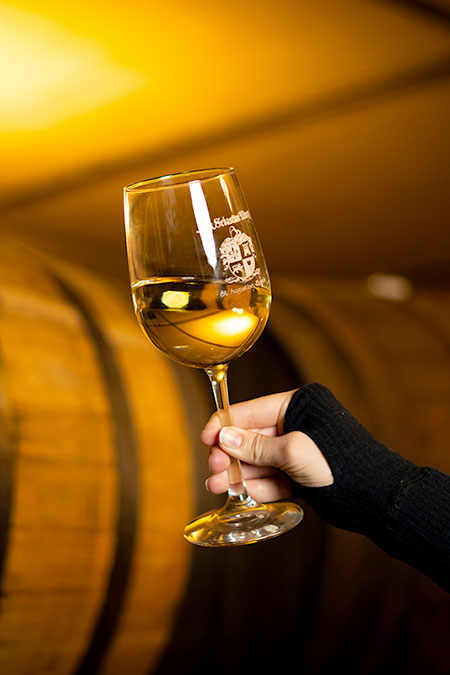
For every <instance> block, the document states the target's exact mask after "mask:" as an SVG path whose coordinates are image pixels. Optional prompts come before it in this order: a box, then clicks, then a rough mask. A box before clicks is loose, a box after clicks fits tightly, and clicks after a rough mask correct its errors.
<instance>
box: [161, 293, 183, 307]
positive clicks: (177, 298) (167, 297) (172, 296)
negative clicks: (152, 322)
mask: <svg viewBox="0 0 450 675" xmlns="http://www.w3.org/2000/svg"><path fill="white" fill-rule="evenodd" d="M161 302H162V304H163V305H165V306H166V307H168V308H169V309H181V308H182V307H186V305H187V304H188V303H189V293H186V292H185V291H164V293H163V294H162V296H161Z"/></svg>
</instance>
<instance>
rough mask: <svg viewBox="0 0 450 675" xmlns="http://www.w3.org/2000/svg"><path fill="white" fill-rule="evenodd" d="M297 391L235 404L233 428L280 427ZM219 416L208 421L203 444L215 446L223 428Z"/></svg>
mask: <svg viewBox="0 0 450 675" xmlns="http://www.w3.org/2000/svg"><path fill="white" fill-rule="evenodd" d="M295 391H296V390H295V389H293V390H292V391H283V392H280V393H278V394H270V395H269V396H261V397H260V398H253V399H251V400H250V401H243V402H242V403H234V404H233V405H231V406H230V414H231V422H232V425H233V426H236V427H241V428H242V429H255V428H262V429H263V428H267V427H278V428H280V426H281V425H282V424H283V421H284V415H285V413H286V410H287V407H288V405H289V401H290V400H291V398H292V395H293V394H294V392H295ZM221 426H222V425H221V422H220V419H219V415H218V414H217V412H216V413H214V414H213V415H212V416H211V417H210V418H209V420H208V422H207V424H206V426H205V428H204V429H203V431H202V434H201V440H202V443H204V444H205V445H213V444H214V443H215V442H216V441H217V435H218V433H219V431H220V428H221Z"/></svg>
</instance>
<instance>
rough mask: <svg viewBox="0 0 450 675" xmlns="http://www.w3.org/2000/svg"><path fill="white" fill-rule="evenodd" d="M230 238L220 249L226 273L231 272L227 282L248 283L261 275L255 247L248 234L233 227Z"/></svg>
mask: <svg viewBox="0 0 450 675" xmlns="http://www.w3.org/2000/svg"><path fill="white" fill-rule="evenodd" d="M229 232H230V236H229V237H227V238H226V239H225V240H224V241H223V242H222V244H221V246H220V248H219V253H220V259H221V261H222V264H223V267H224V269H225V272H230V275H231V276H229V277H227V279H226V281H227V282H236V281H247V280H248V279H252V278H253V277H254V276H255V275H256V274H259V272H260V270H259V267H257V266H256V258H255V247H254V246H253V241H252V239H251V237H249V235H248V234H245V232H241V230H238V228H237V227H234V226H233V225H232V226H231V227H230V230H229Z"/></svg>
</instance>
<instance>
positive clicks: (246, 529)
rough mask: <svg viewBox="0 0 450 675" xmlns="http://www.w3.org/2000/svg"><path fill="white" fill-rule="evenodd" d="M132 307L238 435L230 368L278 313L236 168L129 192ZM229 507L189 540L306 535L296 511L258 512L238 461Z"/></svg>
mask: <svg viewBox="0 0 450 675" xmlns="http://www.w3.org/2000/svg"><path fill="white" fill-rule="evenodd" d="M124 210H125V228H126V238H127V253H128V263H129V270H130V280H131V291H132V296H133V304H134V309H135V312H136V316H137V319H138V321H139V324H140V326H141V328H142V330H143V331H144V333H145V335H146V336H147V338H148V339H149V340H151V342H152V343H153V344H154V345H155V346H156V347H157V348H158V349H160V350H161V351H162V352H164V354H166V356H168V357H169V358H171V359H173V360H174V361H177V362H178V363H181V364H183V365H186V366H191V367H194V368H202V369H203V370H205V372H206V374H207V375H208V377H209V380H210V382H211V386H212V390H213V395H214V400H215V403H216V406H217V410H218V414H219V417H220V421H221V424H222V426H229V425H231V423H232V421H231V419H230V412H229V402H228V388H227V369H228V364H229V363H230V361H233V360H234V359H236V358H238V357H239V356H241V355H242V354H243V353H244V352H245V351H247V350H248V349H249V348H250V347H251V346H252V345H253V343H254V342H255V341H256V339H257V338H258V337H259V335H260V334H261V332H262V330H263V328H264V326H265V324H266V322H267V319H268V317H269V310H270V304H271V290H270V281H269V275H268V272H267V268H266V264H265V261H264V256H263V252H262V249H261V245H260V243H259V240H258V236H257V234H256V231H255V228H254V225H253V222H252V219H251V216H250V213H249V210H248V207H247V204H246V202H245V198H244V195H243V193H242V190H241V188H240V185H239V183H238V180H237V177H236V174H235V172H234V170H233V169H231V168H219V169H206V170H201V171H188V172H185V173H178V174H173V175H169V176H161V177H158V178H152V179H149V180H144V181H140V182H138V183H133V184H132V185H128V186H127V187H125V188H124ZM228 477H229V491H228V499H227V501H226V503H225V505H224V506H223V507H222V508H221V509H219V510H216V511H209V512H207V513H204V514H202V515H201V516H199V517H198V518H196V519H195V520H193V521H192V522H191V523H189V524H188V525H187V526H186V528H185V530H184V536H185V537H186V539H187V540H188V541H190V542H192V543H193V544H198V545H200V546H232V545H240V544H250V543H254V542H258V541H262V540H264V539H269V538H272V537H275V536H277V535H279V534H281V533H282V532H286V531H287V530H290V529H291V528H292V527H294V526H295V525H297V523H299V522H300V521H301V519H302V517H303V511H302V509H301V508H300V506H298V505H297V504H295V503H290V502H273V503H269V504H258V503H257V502H255V500H254V499H252V498H251V497H250V496H249V494H248V492H247V489H246V486H245V482H244V480H243V478H242V472H241V466H240V463H239V461H238V460H236V459H231V464H230V468H229V470H228Z"/></svg>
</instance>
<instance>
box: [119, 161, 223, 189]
mask: <svg viewBox="0 0 450 675" xmlns="http://www.w3.org/2000/svg"><path fill="white" fill-rule="evenodd" d="M234 173H235V171H234V168H233V167H232V166H226V167H215V168H211V169H193V170H191V171H180V172H176V173H169V174H166V175H163V176H155V177H154V178H145V179H144V180H139V181H136V182H135V183H130V184H129V185H125V187H124V188H123V191H124V192H146V191H151V190H164V189H167V188H175V187H182V186H186V185H189V183H191V182H192V181H194V180H200V181H201V182H202V183H205V182H207V181H210V180H214V179H215V178H220V176H229V175H231V174H234ZM164 181H168V182H167V184H164Z"/></svg>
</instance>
